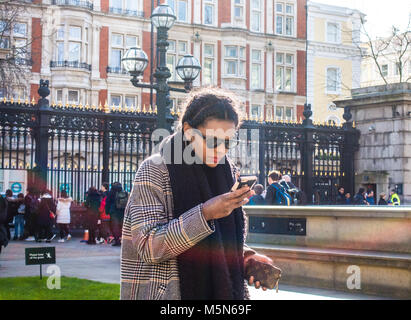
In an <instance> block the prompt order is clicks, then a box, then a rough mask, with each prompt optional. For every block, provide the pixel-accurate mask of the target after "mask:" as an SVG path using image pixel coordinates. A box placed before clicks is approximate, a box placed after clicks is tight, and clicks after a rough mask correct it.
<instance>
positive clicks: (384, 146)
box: [335, 83, 411, 204]
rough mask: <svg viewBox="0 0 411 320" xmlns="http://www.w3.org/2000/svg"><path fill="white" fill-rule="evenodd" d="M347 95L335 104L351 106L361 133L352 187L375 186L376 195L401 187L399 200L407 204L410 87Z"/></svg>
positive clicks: (410, 161)
mask: <svg viewBox="0 0 411 320" xmlns="http://www.w3.org/2000/svg"><path fill="white" fill-rule="evenodd" d="M351 94H352V97H351V98H350V99H345V100H339V101H335V103H336V105H337V106H338V107H345V106H350V107H351V112H352V115H353V121H354V122H355V126H356V128H357V129H359V130H360V132H361V137H360V148H359V151H358V152H357V153H356V154H355V155H354V157H355V171H356V188H357V189H358V188H359V187H360V186H366V185H368V184H376V185H377V190H376V191H377V195H378V194H379V193H381V192H385V193H387V194H389V190H390V189H392V188H394V187H395V186H396V185H397V186H399V187H401V186H402V190H403V194H402V195H401V194H400V198H401V200H403V203H404V204H411V84H410V83H400V84H390V85H386V86H375V87H367V88H360V89H354V90H352V91H351Z"/></svg>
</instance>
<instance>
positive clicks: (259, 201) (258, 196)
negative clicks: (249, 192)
mask: <svg viewBox="0 0 411 320" xmlns="http://www.w3.org/2000/svg"><path fill="white" fill-rule="evenodd" d="M253 190H254V192H255V195H253V196H252V197H251V198H250V201H249V202H248V205H249V206H262V205H265V199H264V198H263V196H262V193H263V191H264V187H263V185H262V184H256V185H255V186H254V188H253Z"/></svg>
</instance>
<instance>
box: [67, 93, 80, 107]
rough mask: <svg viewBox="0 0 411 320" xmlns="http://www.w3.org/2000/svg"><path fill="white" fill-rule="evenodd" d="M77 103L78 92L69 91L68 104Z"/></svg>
mask: <svg viewBox="0 0 411 320" xmlns="http://www.w3.org/2000/svg"><path fill="white" fill-rule="evenodd" d="M78 101H79V92H78V90H69V91H68V103H70V104H78Z"/></svg>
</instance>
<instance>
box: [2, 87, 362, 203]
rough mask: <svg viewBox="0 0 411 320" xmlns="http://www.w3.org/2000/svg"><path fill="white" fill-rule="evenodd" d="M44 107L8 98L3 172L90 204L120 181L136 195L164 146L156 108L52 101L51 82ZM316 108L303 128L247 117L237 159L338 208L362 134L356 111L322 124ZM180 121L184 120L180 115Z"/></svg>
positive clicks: (244, 168)
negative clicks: (89, 198)
mask: <svg viewBox="0 0 411 320" xmlns="http://www.w3.org/2000/svg"><path fill="white" fill-rule="evenodd" d="M39 94H40V96H41V97H42V98H41V99H40V100H39V102H38V103H35V102H34V101H32V102H29V101H27V100H26V101H20V100H18V101H13V100H12V99H11V100H7V99H3V100H1V101H0V112H1V113H0V170H27V171H28V173H29V175H28V176H29V178H28V180H29V181H28V183H30V181H32V180H31V177H33V176H34V175H37V176H40V177H42V179H43V180H42V181H43V183H44V187H48V188H51V189H52V190H53V193H54V194H56V193H57V192H58V191H59V190H62V189H65V190H67V191H68V192H69V194H70V195H71V196H72V197H73V198H74V199H75V200H76V201H78V202H82V201H83V200H84V198H85V193H86V191H87V190H88V188H89V187H90V186H97V187H98V186H100V185H101V183H102V182H109V183H112V182H115V181H120V182H121V183H122V184H123V186H124V187H125V189H126V190H128V191H130V190H131V187H132V182H133V179H134V175H135V172H136V171H137V169H138V167H139V165H140V163H141V162H142V161H143V160H144V159H145V158H146V157H148V156H149V155H151V153H152V151H153V148H154V147H155V144H156V143H157V142H156V141H152V135H151V134H152V133H153V131H154V130H155V129H156V111H155V110H153V109H152V108H151V107H150V108H145V107H143V108H137V109H134V108H110V107H109V106H107V105H106V106H104V107H103V106H101V105H100V106H98V107H97V106H89V105H84V106H83V105H64V106H63V105H61V104H59V105H56V104H54V103H53V104H51V105H50V104H49V101H48V100H47V99H46V98H47V96H48V95H49V89H48V82H47V81H46V82H43V81H41V82H40V89H39ZM311 114H312V113H311V110H310V106H309V105H306V106H305V110H304V116H305V120H304V121H303V122H302V123H291V122H274V121H262V120H247V119H245V120H244V121H243V123H242V126H241V129H240V130H239V137H238V138H239V140H240V144H239V145H238V147H237V148H236V149H234V150H230V154H229V155H230V156H231V157H232V158H233V159H234V160H235V161H236V163H237V164H238V165H239V166H240V167H241V172H242V174H255V175H257V176H258V177H259V180H260V181H259V182H260V183H262V184H263V185H266V177H267V174H268V172H269V171H271V170H273V169H276V170H279V171H281V172H282V173H283V174H290V175H291V176H292V179H293V181H294V183H295V184H296V185H298V186H299V187H300V188H301V189H302V190H303V191H304V192H305V194H306V195H307V199H308V203H310V204H311V203H324V204H325V203H332V202H333V201H334V200H335V195H336V186H337V185H340V184H342V185H344V186H345V188H346V190H347V192H353V187H354V166H353V164H354V162H353V153H354V151H355V150H356V148H357V146H358V138H359V133H358V131H357V130H356V129H355V128H353V125H352V122H349V120H350V119H351V114H350V111H349V108H346V109H345V113H344V118H345V119H346V120H347V122H346V123H345V124H344V125H343V126H338V127H337V126H328V125H314V124H313V123H312V121H311V120H310V119H309V118H310V117H311ZM174 116H175V118H176V116H177V115H174Z"/></svg>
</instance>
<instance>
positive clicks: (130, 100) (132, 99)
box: [124, 96, 137, 108]
mask: <svg viewBox="0 0 411 320" xmlns="http://www.w3.org/2000/svg"><path fill="white" fill-rule="evenodd" d="M124 102H125V103H124V104H125V106H126V107H128V108H131V107H135V106H137V97H136V96H126V97H125V99H124Z"/></svg>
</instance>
